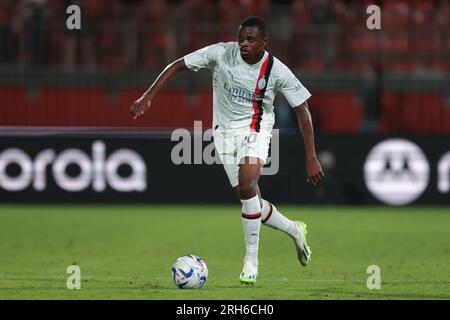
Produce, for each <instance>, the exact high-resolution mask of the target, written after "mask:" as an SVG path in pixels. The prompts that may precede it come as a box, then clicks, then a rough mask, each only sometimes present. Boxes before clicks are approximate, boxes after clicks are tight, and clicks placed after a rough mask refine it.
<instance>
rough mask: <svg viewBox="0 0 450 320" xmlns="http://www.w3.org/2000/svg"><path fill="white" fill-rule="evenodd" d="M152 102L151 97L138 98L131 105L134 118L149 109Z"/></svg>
mask: <svg viewBox="0 0 450 320" xmlns="http://www.w3.org/2000/svg"><path fill="white" fill-rule="evenodd" d="M151 104H152V100H151V99H143V98H140V99H139V100H136V101H135V102H134V103H133V104H132V105H131V107H130V112H131V114H132V115H133V119H136V118H137V117H139V116H142V115H143V114H144V112H145V111H147V109H148V108H150V105H151Z"/></svg>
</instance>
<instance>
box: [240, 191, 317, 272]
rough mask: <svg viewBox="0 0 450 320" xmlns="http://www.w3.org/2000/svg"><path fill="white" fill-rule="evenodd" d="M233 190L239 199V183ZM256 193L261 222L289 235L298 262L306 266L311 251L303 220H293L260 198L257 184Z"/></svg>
mask: <svg viewBox="0 0 450 320" xmlns="http://www.w3.org/2000/svg"><path fill="white" fill-rule="evenodd" d="M234 192H235V194H236V197H237V198H238V199H240V190H239V185H238V186H236V187H234ZM257 193H258V197H259V199H260V204H261V223H263V224H264V225H266V226H268V227H271V228H274V229H277V230H280V231H282V232H284V233H286V234H287V235H289V236H290V237H291V238H292V239H293V240H294V244H295V248H296V250H297V257H298V259H299V261H300V263H301V264H302V265H304V266H306V265H307V264H308V262H309V261H310V260H311V253H312V251H311V249H310V248H309V246H308V244H307V242H306V234H307V233H308V231H307V229H306V224H305V223H304V222H303V221H293V220H290V219H289V218H287V217H286V216H284V215H283V214H282V213H281V212H280V211H279V210H278V209H277V207H275V205H273V204H272V203H271V202H269V201H267V200H265V199H263V198H262V196H261V191H260V190H259V187H258V186H257Z"/></svg>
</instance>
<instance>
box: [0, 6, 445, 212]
mask: <svg viewBox="0 0 450 320" xmlns="http://www.w3.org/2000/svg"><path fill="white" fill-rule="evenodd" d="M373 3H375V4H378V5H380V7H381V13H382V14H381V22H382V28H381V30H369V29H367V28H366V20H367V18H368V17H369V15H368V14H367V13H366V8H367V6H368V5H369V4H373ZM71 4H76V5H79V7H80V8H81V29H80V30H76V29H75V30H68V29H67V27H66V20H67V18H68V17H69V14H67V13H66V8H67V7H68V6H69V5H71ZM236 8H239V10H236ZM248 15H259V16H261V17H263V18H265V19H266V20H267V22H268V24H269V30H270V35H271V40H270V45H269V48H268V49H269V50H270V51H271V52H273V53H274V54H275V55H276V56H277V57H278V58H280V59H281V60H282V61H284V62H285V63H286V64H287V65H288V66H289V67H291V68H292V70H294V72H295V74H296V75H297V76H298V77H299V78H300V79H301V81H302V82H303V83H304V84H305V86H306V87H308V88H309V89H310V91H311V92H312V94H313V97H312V98H311V99H310V103H309V104H310V108H311V112H312V115H313V120H314V124H315V130H316V134H317V144H318V148H319V156H320V157H321V161H322V162H323V165H324V169H325V171H326V173H327V181H326V183H325V184H324V185H323V186H322V187H320V188H317V189H316V190H311V189H310V188H308V186H306V185H305V184H303V183H299V182H298V181H303V177H304V172H303V170H301V169H299V167H300V168H303V167H304V166H303V162H302V161H303V153H302V151H303V150H302V147H301V146H300V147H298V144H300V143H301V139H298V133H297V132H298V131H297V129H296V121H295V116H294V113H293V112H292V111H291V110H290V109H289V106H288V105H287V102H286V101H285V100H284V98H283V97H282V96H277V99H276V103H275V105H276V108H275V110H276V113H277V124H276V127H277V129H279V130H280V146H281V149H280V166H279V171H278V175H274V176H269V177H267V178H265V179H262V184H263V189H264V190H265V192H266V193H268V194H269V196H270V197H271V198H272V199H273V200H274V201H283V202H307V203H329V204H333V203H347V204H353V203H358V204H364V203H380V202H386V201H383V200H381V201H380V199H379V197H378V198H377V196H374V195H373V194H371V192H368V190H367V181H366V182H364V181H363V180H364V174H363V171H364V168H363V165H364V162H365V159H366V157H367V155H368V153H369V151H370V150H371V149H372V147H373V146H374V145H375V144H376V143H378V142H381V141H383V140H384V139H387V138H392V137H397V138H398V137H400V138H405V139H409V140H412V141H413V142H414V143H415V144H416V145H418V147H419V149H421V150H422V151H423V152H424V157H425V161H426V162H427V160H428V169H427V168H425V169H424V170H425V171H426V172H422V173H420V172H419V180H426V186H425V191H423V195H421V196H417V197H415V198H414V197H412V198H414V200H416V199H417V201H418V203H421V202H423V203H436V204H439V203H446V204H448V203H449V198H450V197H448V190H449V187H448V185H449V183H448V179H449V178H448V172H449V164H448V163H449V160H448V159H449V155H448V151H449V148H448V147H449V143H448V141H449V140H448V138H449V133H450V107H449V106H450V76H449V72H450V31H449V30H450V28H449V21H450V4H449V1H446V0H440V1H438V0H434V1H433V0H417V1H402V0H385V1H326V0H307V1H305V0H302V1H297V0H291V1H287V0H285V1H269V0H261V1H255V0H253V1H252V0H222V1H209V0H192V1H163V0H151V1H145V0H112V1H109V0H108V1H103V0H92V1H60V0H23V1H12V0H4V1H1V4H0V69H1V72H0V97H1V99H0V100H1V109H0V128H1V134H2V141H3V142H2V149H3V161H2V166H1V169H2V177H3V180H4V182H3V183H2V185H1V187H2V188H0V197H1V199H2V200H13V201H15V200H19V201H21V200H22V199H24V198H23V197H24V196H25V195H26V197H30V199H32V200H36V201H38V200H43V201H54V200H61V201H63V200H90V199H91V200H92V199H93V196H95V197H96V198H95V199H97V200H98V199H100V200H106V201H109V200H119V201H123V200H135V201H150V202H154V201H163V202H164V201H167V200H168V201H193V202H196V201H204V200H205V199H209V200H214V201H218V202H229V201H233V198H232V197H230V195H229V193H228V192H229V191H228V189H227V187H226V179H225V175H224V173H223V172H222V171H223V170H222V168H221V167H220V166H209V167H212V168H209V167H208V166H195V165H187V166H176V165H173V163H172V161H171V160H170V159H169V155H170V151H171V149H172V148H173V147H174V146H175V145H176V142H173V141H170V140H169V137H170V134H171V132H172V131H173V130H174V129H176V128H187V129H189V130H192V129H193V126H194V121H202V130H203V131H205V130H206V129H208V128H209V127H210V125H211V113H212V110H211V101H212V90H211V85H210V83H211V76H210V74H209V73H208V72H200V73H199V74H195V73H192V72H186V73H184V74H182V75H181V76H180V77H178V78H177V79H175V81H173V82H172V83H171V86H170V87H168V88H166V89H165V90H164V91H163V92H161V93H160V94H159V95H158V96H157V98H156V99H155V101H154V103H153V106H152V108H151V110H150V111H149V112H148V113H147V114H146V116H145V117H143V118H140V119H139V120H137V121H133V120H132V118H131V117H130V114H129V106H130V105H131V103H132V102H133V101H134V100H135V99H136V98H138V97H140V95H141V94H142V93H143V91H144V90H145V89H146V88H147V87H148V86H149V85H150V84H151V82H152V81H153V80H154V79H155V78H156V76H157V75H158V73H159V72H161V70H162V69H163V68H164V66H165V65H167V64H168V63H169V62H171V61H173V60H174V59H176V58H178V57H181V56H183V55H184V54H187V53H189V52H191V51H194V50H196V49H198V48H201V47H203V46H206V45H208V44H210V43H214V42H218V41H234V40H235V36H236V26H237V25H238V24H239V21H241V20H242V19H243V18H244V17H246V16H248ZM24 136H25V137H26V138H24ZM141 138H148V139H144V140H142V139H141ZM193 138H194V137H193ZM197 138H198V137H197ZM200 138H201V137H200ZM98 139H99V140H101V139H103V140H101V141H100V146H98V148H100V149H101V150H103V151H104V152H103V153H106V155H108V154H111V152H113V151H114V150H116V149H118V148H120V147H124V146H128V147H130V148H131V149H133V150H134V151H137V152H138V153H139V154H140V156H142V157H143V158H144V159H145V160H144V161H145V162H146V166H145V167H146V168H147V167H148V168H147V170H146V172H145V174H146V175H147V176H146V177H145V179H146V181H145V182H144V183H145V185H146V186H147V185H151V186H152V187H151V188H150V187H149V188H147V187H146V186H145V187H142V188H141V189H140V190H137V189H133V186H128V187H127V186H125V187H123V188H122V189H123V190H122V191H123V192H118V191H117V190H113V189H114V188H111V187H110V186H109V185H108V183H106V185H105V183H104V182H102V179H100V178H99V179H100V182H99V181H97V182H94V180H95V177H96V176H95V173H94V171H95V168H97V169H98V170H100V169H101V167H95V165H93V166H89V161H88V160H89V159H91V158H90V157H91V156H92V153H93V152H94V151H92V150H91V146H92V144H93V142H94V140H98ZM105 139H106V140H105ZM102 143H103V144H102ZM105 143H106V145H105ZM203 144H204V147H205V144H207V141H206V142H205V141H204V142H203ZM7 147H8V148H9V150H10V149H11V148H13V147H16V148H20V150H22V151H23V153H21V154H20V155H19V158H17V157H16V156H17V152H12V153H11V154H10V153H7V154H6V153H5V152H4V151H5V150H6V149H7ZM74 147H76V148H78V149H81V150H84V151H83V152H84V156H83V155H81V156H80V157H81V158H82V159H81V160H80V161H81V162H83V161H84V160H86V161H87V164H86V163H85V164H86V165H85V166H83V164H80V163H81V162H80V161H78V162H77V161H76V160H73V159H72V160H70V159H69V160H66V161H63V162H64V163H63V164H61V163H60V166H59V167H62V168H63V171H64V172H63V173H62V174H61V175H60V178H61V179H62V180H64V181H66V180H67V181H68V182H66V183H65V182H64V181H62V182H60V183H59V186H58V185H57V184H58V181H56V183H55V181H54V180H57V179H55V177H54V176H52V175H51V172H50V171H51V170H50V169H48V170H46V166H47V165H48V164H49V163H51V162H56V157H57V156H58V154H60V153H61V152H62V151H63V150H66V149H69V148H74ZM48 148H50V149H52V150H54V152H55V154H53V155H51V156H49V157H50V158H51V159H50V160H48V159H49V158H46V159H47V160H44V162H42V163H45V164H42V163H41V166H40V167H39V165H37V164H36V163H37V162H39V161H35V160H36V157H37V155H39V153H40V152H41V151H42V150H45V149H48ZM55 148H56V149H55ZM58 148H59V149H58ZM100 149H98V150H100ZM104 149H107V150H104ZM10 151H11V150H10ZM410 151H411V150H410ZM405 152H406V151H405ZM405 152H403V153H404V154H406V155H404V156H401V155H399V156H398V157H403V158H402V159H403V160H401V161H403V164H402V165H400V166H403V167H406V171H405V170H403V169H404V168H403V167H402V168H403V169H401V168H400V167H399V168H395V165H396V164H395V163H394V162H395V157H396V155H393V156H392V155H389V152H382V154H383V156H382V157H381V158H382V159H381V160H380V161H384V162H385V164H384V165H383V168H384V169H386V168H387V169H386V170H387V171H389V170H391V172H393V173H395V172H397V173H399V172H400V171H401V172H406V174H404V175H401V174H400V176H399V175H398V174H397V176H396V177H395V178H392V179H391V180H398V179H400V180H401V179H403V178H404V179H406V180H404V179H403V180H404V181H403V182H405V181H406V183H407V184H408V183H409V180H408V176H409V177H410V178H411V177H412V179H413V182H412V183H415V182H414V176H411V175H408V172H409V171H408V170H410V171H412V172H413V173H414V170H416V171H417V170H419V171H420V170H422V169H417V168H418V167H415V166H414V161H413V162H412V164H411V165H410V164H409V163H408V161H409V162H411V161H412V160H411V159H414V155H412V156H411V155H408V152H406V153H405ZM19 153H20V152H19ZM94 153H95V152H94ZM394 153H395V152H394ZM413 153H414V152H413ZM386 154H388V156H386ZM21 155H22V156H23V157H21ZM106 155H103V156H102V157H105V156H106ZM155 155H158V156H155ZM80 157H78V158H80ZM389 157H393V158H394V160H392V159H391V160H392V161H393V164H392V165H393V166H394V167H392V168H391V164H390V163H389V161H390V159H389ZM411 157H412V158H411ZM44 158H45V157H44ZM69 158H70V157H69ZM410 158H411V159H410ZM24 159H25V160H24ZM405 159H406V160H405ZM122 160H123V159H122ZM122 160H120V161H118V162H117V161H116V162H114V163H115V166H116V167H115V169H116V170H115V173H116V176H117V177H119V178H120V177H122V178H126V177H127V176H128V177H129V178H130V179H131V178H132V177H133V175H132V172H133V168H131V167H130V165H129V164H127V163H126V161H122ZM45 161H47V162H45ZM86 161H84V162H86ZM92 161H93V162H92V163H91V164H93V163H94V162H95V161H94V160H92ZM192 161H194V159H192ZM200 162H202V161H200ZM397 162H398V161H397ZM202 163H204V162H202ZM299 164H301V165H300V166H299ZM397 166H399V165H398V164H397ZM28 167H33V170H32V171H33V172H32V173H29V174H28V173H27V172H26V171H27V170H26V168H28ZM94 167H95V168H94ZM180 167H183V168H180ZM419 167H420V164H419ZM93 168H94V169H93ZM99 168H100V169H99ZM90 169H92V170H90ZM113 169H114V168H113ZM144 169H145V168H144ZM400 169H401V170H400ZM98 170H97V171H98ZM111 170H112V169H111ZM386 170H385V171H386ZM399 170H400V171H399ZM402 170H403V171H402ZM28 171H30V170H28ZM53 171H56V169H54V168H53ZM87 171H90V172H87ZM113 171H114V170H113ZM39 172H41V174H40V173H39ZM42 172H44V173H42ZM401 172H400V173H401ZM178 174H179V175H180V176H182V177H185V181H183V182H182V184H180V185H178V187H179V188H180V189H179V192H180V194H181V196H180V197H176V198H177V199H171V198H170V199H169V198H168V197H167V196H165V195H167V191H168V190H170V189H171V188H172V185H171V184H170V183H168V182H167V179H165V178H164V177H165V175H169V176H172V175H178ZM292 174H293V175H292ZM87 175H91V176H92V181H93V183H92V184H96V186H94V187H93V186H92V185H91V184H90V183H89V181H90V180H89V178H88V177H86V176H87ZM199 175H200V176H202V175H204V176H209V177H213V175H217V178H215V179H214V180H213V179H204V180H207V181H201V180H202V179H196V177H197V176H199ZM109 176H110V177H109V178H110V180H114V179H115V178H114V176H112V175H111V174H109ZM292 177H296V178H295V179H292ZM297 178H298V179H297ZM5 179H6V180H5ZM61 179H60V180H61ZM130 179H129V180H130ZM38 180H39V181H40V182H39V181H38ZM69 180H70V181H69ZM88 180H89V181H88ZM97 180H98V179H97ZM416 180H417V179H416ZM5 181H7V182H5ZM8 181H9V182H10V183H9V182H8ZM52 181H53V182H52ZM422 182H423V181H422ZM193 183H195V186H196V188H192V185H191V184H193ZM64 184H65V185H71V184H74V186H73V187H72V188H65V189H66V190H63V189H64V187H63V188H61V185H64ZM197 184H198V186H197ZM422 184H423V183H422ZM197 187H198V188H200V189H201V190H202V191H205V192H206V195H205V194H203V193H202V192H200V189H198V188H197ZM400 187H404V184H403V185H402V184H400ZM127 188H128V189H127ZM423 188H424V187H423V186H422V189H423ZM116 189H117V188H116ZM394 189H395V186H394ZM417 189H420V187H417ZM68 190H69V191H68ZM298 191H300V194H301V195H302V196H298V195H299V193H298ZM394 192H395V191H394ZM397 192H400V193H401V192H402V191H401V190H400V191H397ZM404 192H409V191H404ZM411 192H415V191H411ZM394 202H395V201H394ZM398 202H399V203H404V204H406V203H409V202H413V201H412V200H411V201H403V202H402V201H398Z"/></svg>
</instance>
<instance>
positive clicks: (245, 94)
mask: <svg viewBox="0 0 450 320" xmlns="http://www.w3.org/2000/svg"><path fill="white" fill-rule="evenodd" d="M223 88H224V89H225V90H226V92H227V93H228V99H229V100H230V101H233V102H236V103H253V101H255V100H258V99H259V95H256V94H255V93H253V92H251V91H250V90H247V89H245V88H242V87H233V86H231V85H230V84H228V83H226V82H225V83H224V85H223Z"/></svg>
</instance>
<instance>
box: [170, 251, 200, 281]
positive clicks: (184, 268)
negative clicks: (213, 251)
mask: <svg viewBox="0 0 450 320" xmlns="http://www.w3.org/2000/svg"><path fill="white" fill-rule="evenodd" d="M172 279H173V282H174V283H175V285H176V286H178V288H181V289H183V288H189V289H198V288H201V287H202V286H203V285H204V284H205V282H206V279H208V268H207V266H206V263H205V261H203V259H202V258H200V257H198V256H194V255H186V256H182V257H180V258H178V259H177V261H175V263H174V264H173V266H172Z"/></svg>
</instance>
